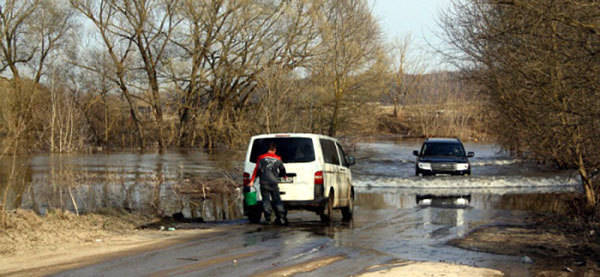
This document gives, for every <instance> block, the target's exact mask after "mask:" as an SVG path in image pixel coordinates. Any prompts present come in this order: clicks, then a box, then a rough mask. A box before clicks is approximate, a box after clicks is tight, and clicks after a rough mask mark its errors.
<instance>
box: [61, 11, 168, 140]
mask: <svg viewBox="0 0 600 277" xmlns="http://www.w3.org/2000/svg"><path fill="white" fill-rule="evenodd" d="M71 4H72V5H73V7H74V8H76V9H77V10H78V11H80V12H81V14H83V15H84V16H85V17H86V18H87V19H89V20H90V21H91V22H92V23H93V24H94V26H95V27H96V29H97V31H98V32H99V34H100V37H101V41H102V43H103V44H104V47H105V50H106V51H107V52H108V55H109V57H110V58H111V61H112V65H113V66H114V75H113V76H114V77H112V79H113V81H114V82H115V83H117V84H118V86H119V88H120V90H121V93H122V94H123V96H124V97H125V99H126V100H127V103H128V105H129V108H130V114H131V118H132V120H133V121H134V123H135V126H136V130H137V134H138V141H139V143H140V146H141V147H142V148H144V146H145V144H144V126H143V124H142V119H141V118H140V115H139V111H138V101H141V102H143V103H147V104H148V105H150V106H151V107H152V113H153V115H154V123H155V127H156V129H157V131H158V135H157V142H158V146H159V148H160V149H161V150H162V149H164V148H165V147H166V142H165V134H164V132H163V129H164V127H165V126H164V123H163V120H164V119H163V100H162V97H161V86H160V84H159V83H160V82H159V78H160V76H159V72H160V67H161V65H162V61H163V59H164V58H165V55H166V49H167V48H168V47H167V46H168V44H169V42H170V40H171V36H172V34H173V31H174V30H175V27H176V26H177V25H178V24H179V22H180V21H179V20H178V19H177V18H176V17H175V10H176V8H177V5H178V1H177V0H156V1H150V0H136V1H120V0H97V1H93V0H85V1H84V0H71ZM87 69H91V70H98V69H94V68H91V67H87Z"/></svg>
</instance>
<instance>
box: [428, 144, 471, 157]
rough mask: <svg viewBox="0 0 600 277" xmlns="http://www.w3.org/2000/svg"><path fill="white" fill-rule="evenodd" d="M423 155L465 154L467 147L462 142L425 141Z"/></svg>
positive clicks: (460, 155)
mask: <svg viewBox="0 0 600 277" xmlns="http://www.w3.org/2000/svg"><path fill="white" fill-rule="evenodd" d="M421 153H422V156H455V157H462V156H465V149H464V148H463V146H462V145H461V144H460V143H425V144H424V145H423V150H422V151H421Z"/></svg>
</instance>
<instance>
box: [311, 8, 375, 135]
mask: <svg viewBox="0 0 600 277" xmlns="http://www.w3.org/2000/svg"><path fill="white" fill-rule="evenodd" d="M320 16H321V18H320V22H321V25H320V28H321V29H320V31H321V41H320V46H321V47H322V51H323V52H322V53H321V54H322V56H321V57H320V62H317V63H316V65H315V67H314V68H313V69H314V71H313V74H316V75H318V76H319V77H320V78H321V80H322V81H323V82H325V83H326V86H327V87H328V90H329V91H330V93H331V95H332V99H331V107H332V108H331V116H330V117H329V124H328V125H329V126H328V134H329V135H331V136H335V135H336V132H337V130H338V128H339V126H338V125H339V124H338V123H339V118H340V112H341V109H342V108H343V107H342V106H343V101H344V99H345V98H348V97H349V96H350V95H351V94H352V92H353V87H355V86H357V85H359V84H361V83H363V82H368V81H367V80H360V78H358V77H361V76H362V77H366V76H371V75H369V74H363V73H365V72H367V71H368V70H370V69H372V68H373V67H372V65H374V64H376V61H377V58H378V57H379V56H378V55H379V53H380V51H381V50H380V47H381V43H380V31H379V26H378V25H377V23H376V21H375V19H374V17H373V15H372V14H371V11H370V10H369V7H368V5H367V2H366V1H363V0H343V1H326V3H325V4H324V5H323V6H322V7H321V14H320Z"/></svg>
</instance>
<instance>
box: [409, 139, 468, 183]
mask: <svg viewBox="0 0 600 277" xmlns="http://www.w3.org/2000/svg"><path fill="white" fill-rule="evenodd" d="M413 154H414V155H415V156H417V164H416V165H415V168H416V170H415V173H416V175H417V176H427V175H436V174H447V175H470V174H471V164H469V159H468V158H472V157H473V156H475V153H473V152H469V153H466V152H465V148H464V147H463V144H462V142H461V141H460V140H459V139H455V138H430V139H427V140H425V142H424V143H423V146H421V151H418V150H415V151H413Z"/></svg>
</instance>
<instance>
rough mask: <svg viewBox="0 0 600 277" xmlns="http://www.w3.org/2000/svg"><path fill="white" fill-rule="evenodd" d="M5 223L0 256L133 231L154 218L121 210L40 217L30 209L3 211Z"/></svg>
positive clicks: (0, 233)
mask: <svg viewBox="0 0 600 277" xmlns="http://www.w3.org/2000/svg"><path fill="white" fill-rule="evenodd" d="M5 215H6V219H7V227H6V228H4V229H0V256H10V255H15V254H19V253H22V252H24V251H28V250H35V249H37V248H40V247H51V246H53V245H59V244H61V243H66V242H93V241H95V240H97V239H103V238H105V237H108V236H110V235H114V234H125V233H129V232H133V231H134V230H135V229H136V227H137V226H140V225H142V224H144V223H147V222H149V221H152V220H153V218H150V217H147V216H143V215H140V214H133V213H128V212H126V211H123V210H114V209H113V210H102V211H100V212H98V213H93V214H86V215H81V216H76V215H75V214H73V213H71V212H68V211H59V210H56V211H51V212H49V213H48V214H47V215H46V216H44V217H41V216H39V215H37V214H36V213H35V212H33V211H30V210H22V209H18V210H14V211H7V212H5Z"/></svg>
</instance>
